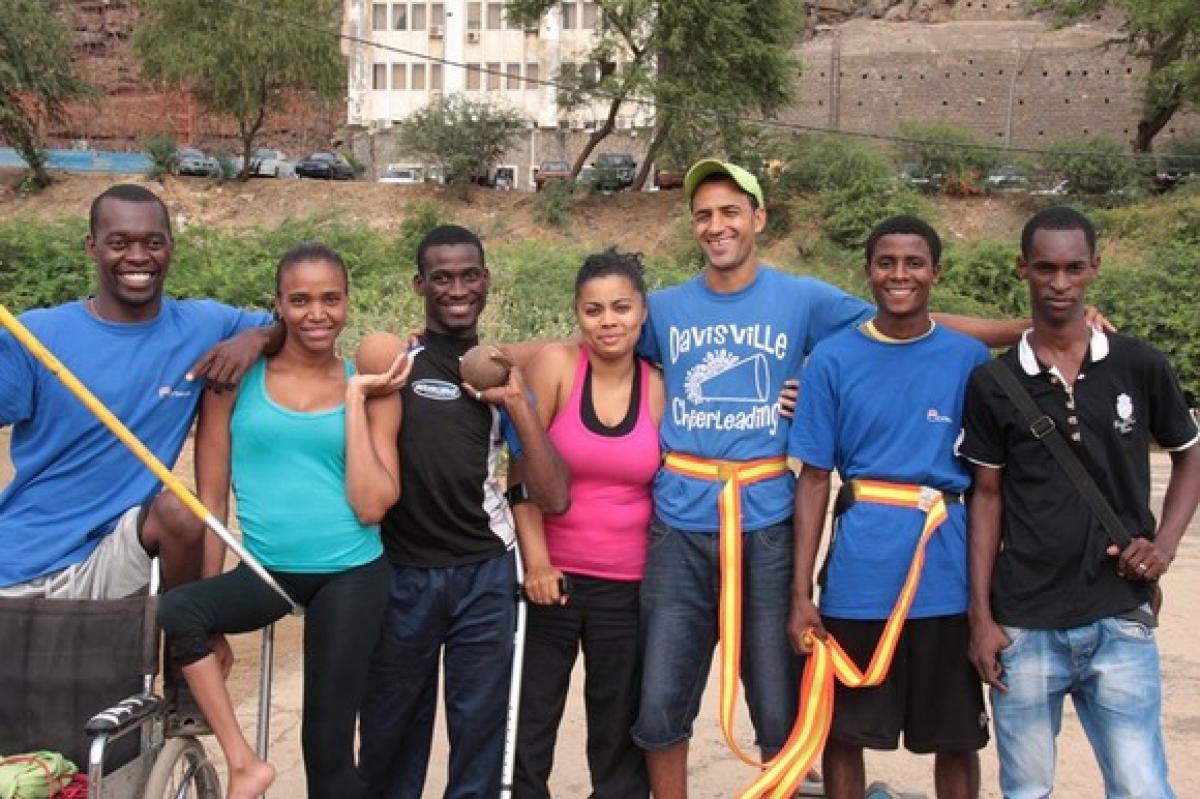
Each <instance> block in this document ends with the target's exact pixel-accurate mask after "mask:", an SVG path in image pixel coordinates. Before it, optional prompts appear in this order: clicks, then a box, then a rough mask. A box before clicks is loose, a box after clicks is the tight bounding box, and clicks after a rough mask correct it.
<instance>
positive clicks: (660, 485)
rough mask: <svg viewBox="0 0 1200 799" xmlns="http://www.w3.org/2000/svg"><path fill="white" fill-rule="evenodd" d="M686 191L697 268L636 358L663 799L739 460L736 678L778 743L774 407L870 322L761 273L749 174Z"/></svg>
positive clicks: (709, 617) (784, 563)
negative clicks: (647, 379)
mask: <svg viewBox="0 0 1200 799" xmlns="http://www.w3.org/2000/svg"><path fill="white" fill-rule="evenodd" d="M684 188H685V190H686V191H687V194H688V197H689V199H690V203H691V205H690V208H691V212H690V218H691V223H692V231H693V233H694V234H695V236H696V240H697V242H698V243H699V245H700V248H701V250H702V251H703V253H704V259H705V268H704V271H703V272H702V273H701V274H700V275H698V276H697V277H695V278H693V279H692V280H689V281H688V282H686V283H683V284H680V285H678V286H673V287H671V288H668V289H664V290H662V291H658V292H655V293H654V294H652V295H651V296H650V309H649V310H650V313H649V319H648V321H647V323H646V325H645V328H644V330H643V335H642V341H641V343H640V344H639V353H640V354H641V355H643V356H644V357H646V358H648V359H650V360H652V361H654V362H657V363H659V364H661V365H662V368H663V374H664V378H665V381H666V387H667V409H666V413H665V414H664V416H663V421H662V427H661V432H662V440H663V449H664V452H665V453H666V454H667V463H666V467H665V468H664V469H662V470H660V471H659V474H658V477H657V478H656V480H655V483H654V504H655V515H656V517H655V520H654V522H653V524H652V525H651V533H650V537H651V541H650V549H649V553H648V557H647V564H646V575H645V579H644V581H643V583H642V627H643V633H642V635H643V641H644V651H645V665H644V672H643V682H642V696H641V708H640V712H639V716H638V719H637V722H636V723H635V724H634V727H633V731H632V734H633V738H634V740H635V741H636V742H637V744H638V745H639V746H641V747H642V748H643V749H645V750H646V752H647V759H646V762H647V768H648V773H649V777H650V782H651V788H652V791H653V793H654V795H655V796H656V797H660V798H661V799H671V798H673V797H683V796H686V791H687V741H688V738H689V737H690V736H691V733H692V722H693V721H694V719H695V717H696V714H697V712H698V710H699V706H700V698H701V696H702V694H703V691H704V684H705V682H706V680H707V676H708V669H709V665H710V664H711V660H712V652H713V648H714V647H715V645H716V642H717V635H718V628H717V605H718V601H719V591H720V588H719V587H720V583H721V580H720V577H719V554H718V538H719V536H718V535H717V534H718V531H719V530H720V528H721V526H722V525H721V522H720V520H719V516H718V495H719V494H720V492H721V490H722V485H723V480H722V479H721V475H726V474H728V470H729V469H731V468H733V469H739V468H740V467H743V466H745V465H746V464H747V462H755V461H761V462H762V463H761V464H760V465H761V466H762V467H763V469H762V471H761V472H757V473H755V474H754V476H753V477H747V479H746V481H745V483H744V484H743V485H742V486H741V489H740V491H739V492H738V499H739V500H740V514H739V513H737V510H736V508H735V509H733V510H732V511H731V512H729V513H727V514H725V517H726V520H727V527H728V525H729V524H731V523H733V524H736V525H737V526H739V527H740V529H741V531H742V533H741V535H742V542H743V573H742V575H741V588H742V599H741V601H742V615H741V625H742V644H743V647H742V652H741V667H742V677H743V680H744V683H745V686H746V696H747V702H748V704H749V706H750V717H751V721H752V722H753V724H754V728H755V733H756V739H757V741H756V742H757V744H758V747H759V748H760V750H761V752H762V755H763V757H764V758H768V757H772V756H774V755H775V754H776V753H777V752H778V751H779V749H781V748H782V747H783V745H784V743H785V742H786V740H787V738H788V734H789V733H790V731H791V728H792V724H793V722H794V720H795V717H796V710H797V706H798V702H799V698H798V693H797V691H798V683H799V673H800V662H799V659H798V658H797V657H796V656H795V655H794V654H793V653H792V651H791V647H790V645H789V643H788V640H787V609H788V606H789V600H790V597H791V584H792V526H791V521H790V519H791V515H792V505H793V493H794V487H795V480H794V478H793V477H792V476H791V474H790V473H788V472H786V470H784V469H783V468H782V462H783V457H784V454H785V448H786V442H787V432H788V424H787V420H786V419H784V418H781V414H780V406H779V403H778V402H777V400H776V398H777V397H778V395H779V393H780V389H782V388H783V385H784V381H785V379H786V378H789V377H792V376H794V375H796V374H798V373H799V372H800V368H801V364H802V363H803V361H804V358H805V357H806V356H807V355H808V353H809V352H810V351H811V350H812V348H813V347H814V346H815V345H816V343H817V342H819V341H821V340H822V339H824V338H826V337H828V336H830V335H832V334H834V333H836V332H838V331H840V330H843V329H846V328H853V327H854V326H855V325H857V324H859V323H861V322H864V321H867V320H868V319H870V318H871V317H872V316H873V315H874V312H875V311H874V308H872V307H871V306H870V305H869V304H867V303H865V302H863V301H862V300H859V299H856V298H854V297H852V296H850V295H848V294H846V293H845V292H843V291H841V290H839V289H837V288H834V287H833V286H829V285H827V284H825V283H822V282H820V281H818V280H814V279H811V278H803V277H796V276H793V275H788V274H785V273H783V272H780V271H778V270H775V269H772V268H770V267H767V266H761V265H760V264H759V263H758V260H757V258H756V256H755V239H756V237H757V236H758V234H759V233H760V232H761V231H762V229H763V227H764V226H765V225H766V220H767V217H766V210H765V208H764V204H763V195H762V189H761V188H760V187H759V184H758V181H757V179H755V177H754V176H753V175H751V174H750V173H749V172H747V171H746V170H744V169H741V168H740V167H738V166H736V165H734V164H729V163H724V162H721V161H717V160H704V161H700V162H699V163H697V164H696V165H694V166H693V167H692V168H691V169H690V170H689V171H688V174H687V177H686V178H685V181H684ZM939 321H942V322H943V323H946V324H948V325H951V326H953V327H955V328H956V329H959V330H961V331H963V332H969V333H970V334H971V335H974V336H976V337H979V338H983V339H985V340H986V341H987V342H988V343H996V344H1000V343H1003V342H1011V341H1015V340H1016V339H1017V337H1018V336H1019V335H1020V331H1021V330H1022V329H1024V327H1025V323H1024V322H1019V321H1018V322H986V321H981V320H973V319H968V318H964V317H957V318H950V317H940V318H939ZM706 471H707V472H708V473H709V474H707V476H706V474H705V472H706ZM727 510H728V509H727ZM730 520H735V521H732V522H731V521H730Z"/></svg>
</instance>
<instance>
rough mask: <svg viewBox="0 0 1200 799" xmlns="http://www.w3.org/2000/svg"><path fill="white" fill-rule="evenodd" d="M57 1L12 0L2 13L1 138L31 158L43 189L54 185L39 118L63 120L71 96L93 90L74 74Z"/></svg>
mask: <svg viewBox="0 0 1200 799" xmlns="http://www.w3.org/2000/svg"><path fill="white" fill-rule="evenodd" d="M57 5H58V4H57V3H56V2H54V0H6V2H5V3H4V11H3V13H0V139H4V140H5V141H7V142H8V143H9V144H10V145H12V146H13V147H14V148H15V149H16V150H17V152H19V153H20V154H21V157H22V158H24V159H25V163H27V164H28V165H29V169H30V171H31V172H32V175H31V178H32V183H33V185H34V186H35V187H37V188H41V187H44V186H48V185H49V184H50V175H49V174H47V172H46V156H45V154H44V153H43V152H42V147H41V141H40V136H39V134H38V120H39V118H44V119H47V120H50V121H52V122H61V121H62V119H63V117H64V115H65V111H66V108H65V105H66V103H67V102H68V101H69V100H73V99H76V98H80V97H85V96H88V95H90V94H91V93H92V91H91V88H90V87H89V86H88V85H87V84H86V83H84V82H83V81H81V80H79V79H77V78H76V77H75V76H74V75H72V74H71V41H70V38H69V35H68V33H67V29H66V27H65V26H64V25H63V24H62V22H60V21H59V20H58V18H57V17H55V15H54V12H55V9H56V8H57Z"/></svg>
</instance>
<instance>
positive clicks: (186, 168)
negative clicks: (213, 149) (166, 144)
mask: <svg viewBox="0 0 1200 799" xmlns="http://www.w3.org/2000/svg"><path fill="white" fill-rule="evenodd" d="M176 156H177V157H178V159H179V166H177V167H176V168H175V173H176V174H178V175H199V176H201V177H208V176H210V175H217V174H220V172H221V165H220V164H219V163H217V159H215V158H213V157H212V156H211V155H205V154H204V151H203V150H198V149H196V148H195V147H180V148H179V149H178V150H177V151H176Z"/></svg>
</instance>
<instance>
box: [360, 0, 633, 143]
mask: <svg viewBox="0 0 1200 799" xmlns="http://www.w3.org/2000/svg"><path fill="white" fill-rule="evenodd" d="M505 6H506V4H505V3H504V2H503V0H484V1H483V2H481V1H480V0H442V1H441V2H426V0H404V1H403V2H397V1H393V0H388V1H387V2H384V0H347V2H346V5H345V8H346V19H345V25H344V31H345V33H347V34H348V35H349V36H351V37H353V39H351V40H349V44H348V48H349V50H348V52H347V55H348V58H349V81H348V83H349V85H348V89H349V92H348V96H347V120H346V121H347V123H348V124H349V125H352V126H360V127H362V128H366V129H368V130H372V131H381V130H385V129H387V128H389V127H391V126H392V125H393V124H395V123H396V122H397V121H399V120H401V119H403V118H404V117H405V116H407V115H408V114H409V113H411V112H412V111H414V110H416V109H418V108H421V107H423V106H424V105H426V104H427V103H428V102H429V101H430V100H432V99H435V98H437V97H440V96H442V95H450V94H452V93H455V92H467V93H468V94H473V95H478V96H479V97H481V98H488V99H491V100H494V101H495V102H497V103H502V104H506V105H508V106H510V107H512V108H516V109H519V110H522V111H524V112H525V113H526V114H527V115H528V117H529V119H530V120H531V121H532V122H534V123H536V127H537V128H539V129H548V128H558V129H564V130H578V131H585V130H588V129H590V128H592V127H594V126H595V125H596V124H597V123H598V122H602V121H603V119H604V116H605V114H606V113H607V110H608V109H607V103H606V102H603V101H600V102H595V103H593V104H591V106H590V107H585V108H579V109H574V110H571V111H570V112H568V111H566V110H564V109H561V108H560V107H559V104H558V100H557V90H556V88H555V87H554V86H551V85H545V84H543V83H540V82H539V81H552V80H554V79H555V77H556V76H558V75H559V74H560V71H561V72H565V73H566V74H567V75H568V76H569V75H570V74H573V73H575V72H576V71H577V70H580V69H594V68H595V67H594V65H592V64H589V63H587V54H588V52H589V51H590V49H591V47H592V45H593V44H594V42H595V39H596V34H597V28H598V26H599V25H601V20H600V14H599V7H598V6H597V4H596V3H594V2H586V1H585V0H573V1H572V2H564V3H559V4H556V5H555V7H554V8H553V9H551V10H550V11H549V12H548V13H547V14H546V15H545V16H544V17H543V18H542V20H541V21H540V23H539V24H538V25H537V26H530V27H524V26H521V25H517V24H515V23H514V22H510V21H509V20H508V19H507V14H506V11H507V9H506V7H505ZM617 68H618V69H619V68H620V65H619V64H618V65H617ZM648 112H649V109H642V108H641V107H640V106H638V105H637V104H633V103H629V104H626V106H625V107H623V108H622V109H621V111H620V113H619V115H618V118H617V128H618V129H621V130H630V129H634V128H641V127H646V126H648V125H649V124H651V122H652V117H650V116H649V113H648Z"/></svg>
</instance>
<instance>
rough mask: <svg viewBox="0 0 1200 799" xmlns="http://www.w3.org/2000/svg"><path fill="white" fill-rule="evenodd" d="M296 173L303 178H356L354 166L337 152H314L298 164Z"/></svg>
mask: <svg viewBox="0 0 1200 799" xmlns="http://www.w3.org/2000/svg"><path fill="white" fill-rule="evenodd" d="M296 174H297V175H299V176H300V177H302V178H321V179H323V180H354V167H352V166H350V162H349V161H347V160H346V159H345V158H343V157H342V156H340V155H338V154H337V153H313V154H312V155H310V156H309V157H308V158H305V159H304V160H302V161H300V162H299V163H298V164H296Z"/></svg>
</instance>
